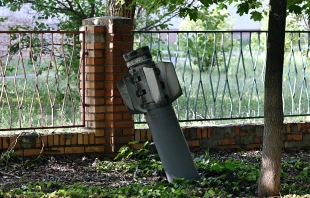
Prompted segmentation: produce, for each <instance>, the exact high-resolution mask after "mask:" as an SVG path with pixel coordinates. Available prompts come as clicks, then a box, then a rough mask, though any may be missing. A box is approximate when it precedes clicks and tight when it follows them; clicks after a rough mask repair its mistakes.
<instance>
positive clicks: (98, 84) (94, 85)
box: [80, 81, 105, 89]
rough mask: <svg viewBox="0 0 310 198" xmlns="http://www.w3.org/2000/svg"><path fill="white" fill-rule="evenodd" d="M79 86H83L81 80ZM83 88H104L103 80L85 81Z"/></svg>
mask: <svg viewBox="0 0 310 198" xmlns="http://www.w3.org/2000/svg"><path fill="white" fill-rule="evenodd" d="M80 87H83V85H82V82H80ZM85 88H86V89H104V88H105V82H95V81H86V83H85Z"/></svg>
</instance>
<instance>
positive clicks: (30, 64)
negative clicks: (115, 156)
mask: <svg viewBox="0 0 310 198" xmlns="http://www.w3.org/2000/svg"><path fill="white" fill-rule="evenodd" d="M80 35H81V36H82V37H85V34H84V32H80V31H74V32H73V31H70V32H69V31H0V46H1V47H0V130H1V131H8V130H10V131H11V130H21V129H48V128H68V127H81V126H84V125H85V121H84V117H83V116H84V111H85V110H84V101H85V100H84V94H81V95H80V85H79V83H80V79H79V77H80V73H79V71H80V69H79V67H84V65H85V63H84V54H85V53H84V52H82V53H80V50H81V47H82V46H81V45H82V44H81V43H80V42H79V36H80ZM82 49H85V47H83V48H82ZM80 54H81V57H80V58H79V56H80ZM82 76H83V75H82ZM80 107H82V108H80Z"/></svg>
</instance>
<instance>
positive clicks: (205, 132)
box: [201, 128, 208, 138]
mask: <svg viewBox="0 0 310 198" xmlns="http://www.w3.org/2000/svg"><path fill="white" fill-rule="evenodd" d="M201 137H202V138H208V131H207V128H203V129H202V133H201Z"/></svg>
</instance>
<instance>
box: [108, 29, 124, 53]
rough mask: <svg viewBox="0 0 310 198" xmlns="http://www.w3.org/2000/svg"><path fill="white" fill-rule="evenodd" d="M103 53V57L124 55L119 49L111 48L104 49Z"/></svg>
mask: <svg viewBox="0 0 310 198" xmlns="http://www.w3.org/2000/svg"><path fill="white" fill-rule="evenodd" d="M109 35H111V34H109ZM109 35H106V36H109ZM103 53H104V56H105V57H123V55H124V53H122V52H121V51H114V50H113V49H106V50H104V52H103Z"/></svg>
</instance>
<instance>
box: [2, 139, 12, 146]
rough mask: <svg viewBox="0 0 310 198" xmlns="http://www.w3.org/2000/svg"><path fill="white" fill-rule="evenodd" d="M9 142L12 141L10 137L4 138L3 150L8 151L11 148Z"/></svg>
mask: <svg viewBox="0 0 310 198" xmlns="http://www.w3.org/2000/svg"><path fill="white" fill-rule="evenodd" d="M9 141H10V139H9V138H8V137H3V141H2V142H3V145H2V148H3V149H7V148H9V146H10V145H9Z"/></svg>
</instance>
